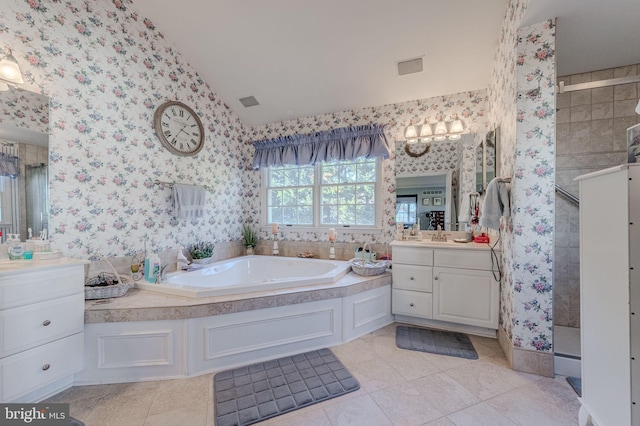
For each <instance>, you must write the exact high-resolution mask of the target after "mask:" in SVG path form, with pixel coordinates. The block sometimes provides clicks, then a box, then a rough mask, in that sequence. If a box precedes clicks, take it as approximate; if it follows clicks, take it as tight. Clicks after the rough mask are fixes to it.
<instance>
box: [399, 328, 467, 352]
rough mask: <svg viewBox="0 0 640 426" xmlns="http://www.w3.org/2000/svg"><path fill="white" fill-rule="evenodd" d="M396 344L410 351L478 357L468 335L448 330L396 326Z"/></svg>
mask: <svg viewBox="0 0 640 426" xmlns="http://www.w3.org/2000/svg"><path fill="white" fill-rule="evenodd" d="M396 346H397V347H399V348H402V349H409V350H412V351H420V352H429V353H433V354H438V355H449V356H457V357H459V358H468V359H478V353H477V352H476V350H475V349H474V347H473V344H471V340H469V336H467V335H466V334H462V333H453V332H450V331H440V330H430V329H428V328H417V327H405V326H400V327H397V328H396Z"/></svg>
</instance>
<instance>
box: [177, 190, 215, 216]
mask: <svg viewBox="0 0 640 426" xmlns="http://www.w3.org/2000/svg"><path fill="white" fill-rule="evenodd" d="M206 197H207V190H206V189H204V188H203V187H201V186H196V185H183V184H180V183H174V184H173V212H174V214H175V215H176V217H177V218H180V219H191V218H198V217H203V216H204V202H205V199H206Z"/></svg>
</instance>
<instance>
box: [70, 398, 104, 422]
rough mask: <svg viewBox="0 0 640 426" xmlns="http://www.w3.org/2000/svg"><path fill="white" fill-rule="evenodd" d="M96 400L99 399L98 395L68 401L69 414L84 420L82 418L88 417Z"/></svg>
mask: <svg viewBox="0 0 640 426" xmlns="http://www.w3.org/2000/svg"><path fill="white" fill-rule="evenodd" d="M98 400H100V397H95V398H84V399H78V400H76V401H73V402H69V415H70V416H71V417H73V418H75V419H78V420H81V421H84V419H87V418H89V415H90V414H91V411H92V410H93V408H94V407H95V406H96V404H97V403H98ZM65 402H66V401H65Z"/></svg>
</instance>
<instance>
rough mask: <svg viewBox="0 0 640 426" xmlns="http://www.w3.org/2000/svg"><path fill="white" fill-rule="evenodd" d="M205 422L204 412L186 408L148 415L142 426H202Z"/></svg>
mask: <svg viewBox="0 0 640 426" xmlns="http://www.w3.org/2000/svg"><path fill="white" fill-rule="evenodd" d="M206 421H207V415H206V411H205V410H193V409H190V408H188V407H185V408H181V409H177V410H170V411H163V412H161V413H157V414H150V415H149V416H148V417H147V419H146V421H145V422H144V426H176V425H189V426H204V425H205V424H206Z"/></svg>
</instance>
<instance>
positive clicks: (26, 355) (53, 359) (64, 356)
mask: <svg viewBox="0 0 640 426" xmlns="http://www.w3.org/2000/svg"><path fill="white" fill-rule="evenodd" d="M83 336H84V333H78V334H74V335H73V336H69V337H66V338H64V339H60V340H56V341H55V342H51V343H48V344H46V345H42V346H39V347H37V348H35V349H31V350H28V351H24V352H20V353H18V354H16V355H12V356H9V357H6V358H4V359H1V360H0V383H1V385H0V401H3V402H15V401H16V400H17V399H18V398H19V397H20V396H22V395H26V394H27V393H29V392H31V391H34V390H36V389H38V388H40V387H42V386H45V385H47V384H49V383H52V382H55V381H56V380H59V379H61V378H63V377H66V376H68V375H70V374H73V373H76V372H78V371H81V370H82V368H83V357H82V347H83Z"/></svg>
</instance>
